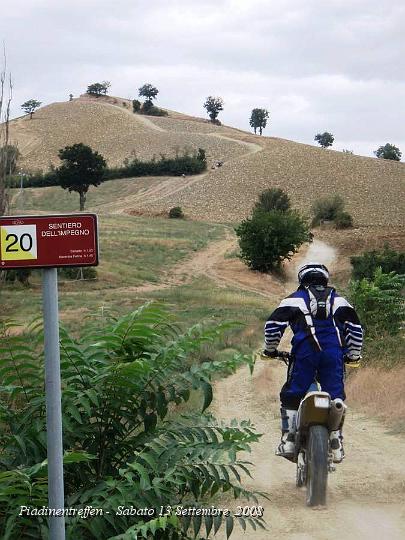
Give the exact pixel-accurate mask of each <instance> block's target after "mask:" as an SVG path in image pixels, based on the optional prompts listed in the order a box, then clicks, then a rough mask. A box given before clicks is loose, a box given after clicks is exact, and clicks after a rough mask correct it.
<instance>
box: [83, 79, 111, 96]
mask: <svg viewBox="0 0 405 540" xmlns="http://www.w3.org/2000/svg"><path fill="white" fill-rule="evenodd" d="M110 86H111V83H110V82H109V81H103V82H101V83H93V84H89V86H88V87H87V94H90V95H92V96H102V95H104V96H106V95H107V90H108V89H109V88H110Z"/></svg>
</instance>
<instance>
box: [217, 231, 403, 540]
mask: <svg viewBox="0 0 405 540" xmlns="http://www.w3.org/2000/svg"><path fill="white" fill-rule="evenodd" d="M310 260H319V261H321V262H324V263H325V264H327V265H328V266H329V268H330V269H331V268H332V270H333V265H334V264H335V262H336V260H337V254H336V251H335V250H334V249H333V248H332V247H331V246H328V245H327V244H325V243H323V242H320V241H318V240H314V242H313V243H312V244H310V246H307V247H305V249H304V250H302V251H301V252H300V253H299V254H298V255H296V256H295V257H294V259H293V260H292V261H291V264H289V265H288V266H287V269H286V273H287V276H288V277H289V279H288V282H287V283H286V290H289V289H290V290H291V289H293V288H295V287H296V271H297V266H298V265H299V264H302V263H303V262H308V261H310ZM290 336H291V334H290V335H286V336H284V338H283V342H282V345H281V347H280V348H281V349H286V348H287V347H288V343H287V342H288V341H289V339H290ZM285 377H286V369H285V367H284V366H283V365H280V363H278V362H277V361H275V360H273V361H263V360H258V361H257V363H256V366H255V370H254V373H253V376H250V374H249V373H248V371H247V369H245V368H243V369H240V370H239V371H237V372H236V373H235V374H233V375H231V376H230V377H228V378H226V379H222V380H219V381H217V383H216V385H215V392H214V396H215V399H214V403H213V412H214V414H215V416H216V417H217V418H219V419H222V420H225V421H229V420H231V419H232V418H238V419H241V411H243V418H250V419H251V420H252V421H253V422H254V423H255V424H256V427H257V430H258V432H259V433H262V434H263V436H262V438H261V440H260V442H259V443H258V444H255V445H253V447H252V454H250V455H247V456H246V459H247V460H249V461H252V462H253V463H254V467H253V470H252V472H253V479H250V478H249V477H246V478H245V479H244V483H245V484H246V485H247V486H248V487H249V488H250V489H252V490H257V491H264V492H266V493H267V494H268V495H269V497H270V500H269V501H268V500H266V499H262V500H260V504H261V505H262V506H263V507H264V518H265V519H266V522H267V525H268V530H267V531H262V530H258V531H256V532H255V531H253V530H252V529H250V530H248V533H247V534H245V533H243V531H242V530H241V529H239V528H235V531H234V533H233V534H232V539H233V540H242V539H246V538H247V537H248V538H249V540H250V539H252V540H267V539H269V538H278V539H280V540H330V539H331V538H345V539H348V540H370V539H371V540H373V539H376V540H377V539H378V540H379V539H381V538H383V539H385V538H387V539H389V540H400V539H403V538H405V467H404V466H403V456H404V455H405V454H404V453H405V439H404V438H403V437H401V436H399V435H393V434H388V433H387V430H386V428H385V427H384V425H383V424H381V423H379V422H378V421H374V420H373V419H372V418H367V417H366V416H364V415H362V414H359V413H358V412H356V410H354V409H352V408H351V407H350V403H348V406H349V408H348V413H347V416H346V421H345V427H344V435H345V450H346V456H347V457H346V459H345V460H344V462H343V463H342V464H340V465H337V470H336V472H335V473H333V474H331V475H329V486H328V506H327V507H322V508H319V507H318V508H313V509H310V508H307V507H306V505H305V488H300V489H298V488H296V487H295V465H294V464H292V463H290V462H288V461H287V460H284V459H283V458H280V457H277V456H276V455H275V454H274V450H275V448H276V446H277V445H278V443H279V440H280V419H279V417H280V412H279V396H278V393H279V390H280V389H281V386H282V384H283V383H284V381H285ZM249 504H251V503H249ZM221 505H222V507H228V508H230V509H235V508H236V505H235V501H226V500H225V502H224V503H223V504H222V503H221ZM223 539H224V536H223V534H220V535H218V540H223Z"/></svg>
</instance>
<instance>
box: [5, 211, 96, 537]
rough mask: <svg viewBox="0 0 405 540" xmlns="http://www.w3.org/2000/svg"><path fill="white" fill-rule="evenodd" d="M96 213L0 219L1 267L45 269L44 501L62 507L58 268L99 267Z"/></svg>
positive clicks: (55, 530)
mask: <svg viewBox="0 0 405 540" xmlns="http://www.w3.org/2000/svg"><path fill="white" fill-rule="evenodd" d="M97 264H98V232H97V216H96V215H95V214H71V215H66V214H63V215H52V216H6V217H0V269H1V270H7V269H18V268H43V277H42V295H43V313H44V345H45V392H46V431H47V454H48V501H49V508H50V509H55V510H58V509H62V510H63V508H64V492H63V441H62V408H61V378H60V350H59V310H58V277H57V268H58V267H63V266H97ZM49 528H50V531H49V532H50V536H49V538H50V540H64V538H65V519H64V515H63V513H62V515H61V516H60V517H58V516H53V517H50V519H49Z"/></svg>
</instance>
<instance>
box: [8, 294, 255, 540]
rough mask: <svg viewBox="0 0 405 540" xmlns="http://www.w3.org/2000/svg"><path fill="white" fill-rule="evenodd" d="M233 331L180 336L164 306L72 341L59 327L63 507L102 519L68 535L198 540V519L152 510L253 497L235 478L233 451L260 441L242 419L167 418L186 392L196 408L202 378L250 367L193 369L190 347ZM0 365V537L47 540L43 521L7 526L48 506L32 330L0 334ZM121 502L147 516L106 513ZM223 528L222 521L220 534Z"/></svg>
mask: <svg viewBox="0 0 405 540" xmlns="http://www.w3.org/2000/svg"><path fill="white" fill-rule="evenodd" d="M232 326H234V325H230V324H222V325H210V326H202V325H201V324H197V325H195V326H193V327H191V328H189V329H188V330H186V331H185V332H184V333H181V332H180V331H179V330H178V327H177V326H175V325H173V324H171V323H170V321H169V313H168V311H167V310H166V309H164V308H163V307H161V306H159V305H156V304H150V303H149V304H146V305H144V306H142V307H140V308H139V309H137V310H136V311H134V312H133V313H130V314H129V315H127V316H124V317H122V318H120V319H116V320H114V319H111V320H109V321H108V323H107V325H105V326H104V328H103V329H102V330H100V329H97V328H94V327H87V328H85V329H84V331H83V334H82V337H81V338H80V339H77V338H74V337H72V336H70V335H69V334H68V333H67V332H66V331H64V330H62V331H61V336H60V342H61V371H62V381H63V385H62V413H63V436H64V447H65V449H66V453H65V460H64V461H65V494H66V506H69V507H73V508H75V507H79V508H83V507H85V506H86V505H89V506H90V505H91V506H93V507H97V508H100V507H102V508H103V509H104V516H93V517H92V518H91V519H78V518H75V517H67V518H66V522H67V538H75V539H84V538H86V539H92V538H94V539H96V538H111V537H120V538H145V539H146V538H148V539H150V538H162V539H164V538H165V539H169V538H173V539H174V538H176V539H178V540H183V539H184V540H185V539H187V538H190V537H191V536H192V537H194V533H195V535H196V536H199V535H198V531H199V530H200V528H201V521H202V520H201V516H192V517H191V519H184V520H183V521H180V520H179V519H178V518H177V517H176V516H175V514H174V513H171V512H170V511H169V513H168V515H165V516H162V513H161V507H163V514H165V511H166V509H167V508H168V507H169V506H171V507H172V508H173V509H175V507H176V506H177V505H178V504H187V505H190V506H193V501H206V500H209V498H210V497H211V496H212V495H213V494H215V493H216V492H221V491H224V492H229V493H231V494H232V495H233V496H234V497H239V496H241V497H243V498H247V499H248V500H249V499H253V500H255V499H256V497H255V495H256V494H255V493H252V492H250V491H248V490H246V489H245V488H244V487H243V486H242V485H241V483H240V482H241V479H240V474H239V471H245V472H246V471H247V469H246V462H245V461H242V460H241V459H239V457H238V453H239V451H249V450H250V445H251V443H253V442H256V441H257V440H258V439H259V435H257V434H256V433H255V432H254V430H253V428H252V425H251V423H250V422H249V421H245V422H241V423H238V422H236V421H234V422H232V423H230V424H229V425H228V424H225V423H218V422H217V421H216V420H215V419H214V418H213V417H212V416H210V415H207V414H202V413H201V412H200V413H198V414H192V413H191V412H190V414H189V415H188V416H180V415H179V414H177V415H174V414H173V413H174V412H175V411H176V407H177V405H180V404H182V403H185V402H188V401H189V399H190V395H191V391H192V390H194V391H195V392H200V394H201V396H202V398H203V399H202V402H203V403H202V407H201V408H202V410H205V409H206V408H207V407H208V406H209V404H210V402H211V400H212V386H211V379H212V377H214V376H215V375H217V376H218V374H219V373H222V372H223V371H224V370H229V369H231V370H235V369H236V368H237V367H239V366H240V365H242V364H243V363H246V362H248V363H250V362H251V360H250V358H248V357H244V356H242V355H234V356H232V357H231V358H226V359H224V360H221V361H219V360H217V361H214V362H212V361H211V362H203V363H201V362H200V363H199V362H196V358H197V357H198V356H197V355H198V350H199V348H200V346H201V345H202V344H203V343H208V342H212V341H214V340H215V339H216V338H218V337H219V336H220V335H221V334H223V333H224V332H225V331H226V330H227V329H230V328H231V327H232ZM14 352H15V354H13V353H14ZM0 368H1V374H2V392H1V394H0V422H1V426H2V429H1V433H0V456H1V459H0V474H1V476H2V482H1V483H0V515H1V517H2V519H1V520H0V536H1V538H5V533H6V531H7V534H8V537H9V538H23V537H24V538H47V537H48V531H47V528H48V527H47V519H46V517H41V516H38V517H37V518H36V519H33V518H32V517H25V516H18V519H17V515H18V513H19V512H20V505H26V506H31V505H32V506H36V507H39V508H41V506H42V505H44V506H46V505H47V487H46V482H47V467H46V461H45V459H46V437H45V417H46V414H45V403H46V400H45V396H44V391H43V376H44V373H43V369H44V368H43V350H42V336H41V333H37V332H35V331H34V330H30V331H28V332H27V333H26V334H24V335H22V336H11V335H7V333H3V337H2V339H1V340H0ZM169 412H170V419H169V420H168V413H169ZM79 462H80V466H77V465H76V464H77V463H79ZM194 504H195V503H194ZM122 505H123V506H124V507H130V506H133V507H135V508H144V507H148V508H150V509H152V511H153V513H154V514H153V515H152V516H140V515H138V516H120V515H116V510H117V508H118V506H122ZM107 512H109V517H107V518H106V515H105V514H106V513H107ZM159 513H160V516H161V517H160V516H159ZM221 521H222V520H219V521H217V520H216V521H215V524H216V527H217V525H218V526H219V525H220V524H221ZM247 521H248V522H250V523H252V521H251V519H248V520H247ZM253 524H254V525H257V524H259V525H262V520H261V519H260V518H259V519H257V518H256V519H255V520H254V522H253ZM210 525H211V526H212V521H211V522H210V521H209V520H208V521H207V520H204V526H203V527H204V529H205V528H206V529H207V531H208V532H207V534H205V532H203V529H202V528H201V535H204V536H208V535H209V529H210ZM232 527H233V518H232V517H231V518H230V519H228V520H226V528H227V531H229V530H231V529H232ZM155 531H156V532H155ZM192 531H194V532H192ZM117 535H119V536H117ZM121 535H122V536H121Z"/></svg>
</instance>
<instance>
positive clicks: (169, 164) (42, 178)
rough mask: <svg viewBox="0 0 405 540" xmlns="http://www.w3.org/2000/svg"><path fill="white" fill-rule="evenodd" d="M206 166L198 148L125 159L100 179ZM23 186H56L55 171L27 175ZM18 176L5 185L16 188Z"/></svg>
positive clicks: (192, 171) (196, 170)
mask: <svg viewBox="0 0 405 540" xmlns="http://www.w3.org/2000/svg"><path fill="white" fill-rule="evenodd" d="M206 168H207V161H206V157H205V151H204V150H203V149H202V148H199V149H198V150H197V151H196V152H194V154H189V153H188V152H186V151H185V152H184V153H183V154H182V155H177V156H175V157H173V158H167V157H165V156H161V158H160V160H156V159H152V160H150V161H140V160H138V159H132V161H130V160H125V164H124V166H123V167H111V168H106V169H104V172H103V178H102V181H103V182H105V181H106V180H115V179H117V178H129V177H131V176H165V175H168V176H181V175H182V174H187V175H191V174H200V173H202V172H203V171H205V170H206ZM24 185H25V187H48V186H58V185H59V183H58V178H57V174H56V172H55V171H49V172H47V173H42V172H38V173H35V174H32V175H30V176H29V177H28V179H27V181H26V182H25V184H24ZM19 186H20V178H19V177H18V176H11V177H9V178H8V179H7V187H9V188H18V187H19Z"/></svg>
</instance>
